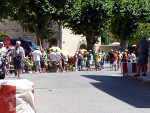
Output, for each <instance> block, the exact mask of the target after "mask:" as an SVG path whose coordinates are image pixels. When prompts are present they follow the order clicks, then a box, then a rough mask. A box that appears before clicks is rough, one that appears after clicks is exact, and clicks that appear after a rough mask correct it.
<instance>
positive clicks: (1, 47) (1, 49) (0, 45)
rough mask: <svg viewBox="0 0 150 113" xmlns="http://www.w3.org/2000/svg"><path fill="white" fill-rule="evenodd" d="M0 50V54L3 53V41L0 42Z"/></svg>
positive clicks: (4, 50)
mask: <svg viewBox="0 0 150 113" xmlns="http://www.w3.org/2000/svg"><path fill="white" fill-rule="evenodd" d="M0 51H1V52H2V54H1V55H5V52H6V49H5V47H3V42H0Z"/></svg>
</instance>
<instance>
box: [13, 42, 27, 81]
mask: <svg viewBox="0 0 150 113" xmlns="http://www.w3.org/2000/svg"><path fill="white" fill-rule="evenodd" d="M20 45H21V42H20V41H16V47H14V48H13V50H12V58H13V62H14V68H15V76H17V75H18V78H20V76H19V74H20V73H21V70H22V69H23V59H24V58H25V52H24V49H23V47H21V46H20Z"/></svg>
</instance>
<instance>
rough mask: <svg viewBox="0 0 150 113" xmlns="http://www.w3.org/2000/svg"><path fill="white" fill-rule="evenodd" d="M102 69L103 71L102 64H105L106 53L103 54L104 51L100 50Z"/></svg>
mask: <svg viewBox="0 0 150 113" xmlns="http://www.w3.org/2000/svg"><path fill="white" fill-rule="evenodd" d="M102 56H103V58H102V68H103V69H104V64H105V59H106V53H105V52H104V50H102Z"/></svg>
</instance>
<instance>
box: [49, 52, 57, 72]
mask: <svg viewBox="0 0 150 113" xmlns="http://www.w3.org/2000/svg"><path fill="white" fill-rule="evenodd" d="M51 51H52V52H51V53H50V59H51V61H52V71H53V72H56V71H57V69H56V66H57V65H56V61H57V57H56V52H55V51H54V50H51Z"/></svg>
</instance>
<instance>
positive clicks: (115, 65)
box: [114, 51, 118, 71]
mask: <svg viewBox="0 0 150 113" xmlns="http://www.w3.org/2000/svg"><path fill="white" fill-rule="evenodd" d="M117 54H118V51H116V52H115V53H114V67H115V71H117V62H118V56H117Z"/></svg>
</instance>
